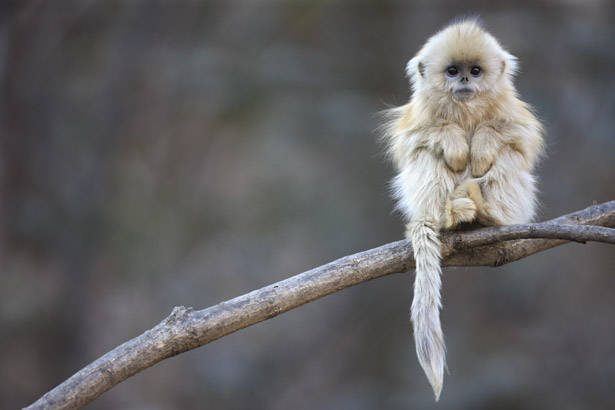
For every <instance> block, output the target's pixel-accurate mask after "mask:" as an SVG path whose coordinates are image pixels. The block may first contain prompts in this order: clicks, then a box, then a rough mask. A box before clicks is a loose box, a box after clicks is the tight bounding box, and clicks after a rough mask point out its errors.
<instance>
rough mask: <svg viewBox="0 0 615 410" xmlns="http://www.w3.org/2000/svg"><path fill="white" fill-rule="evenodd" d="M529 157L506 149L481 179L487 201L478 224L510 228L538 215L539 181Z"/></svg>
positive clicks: (484, 203) (479, 216) (480, 183)
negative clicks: (533, 174)
mask: <svg viewBox="0 0 615 410" xmlns="http://www.w3.org/2000/svg"><path fill="white" fill-rule="evenodd" d="M528 168H529V167H528V162H527V160H526V159H525V157H524V156H523V155H522V154H521V153H520V152H519V151H517V150H515V149H513V148H512V147H510V146H508V145H507V146H504V147H503V148H502V150H501V151H500V153H499V156H498V157H497V158H496V159H495V161H494V162H493V165H492V166H491V168H490V169H489V171H488V172H487V173H486V174H485V175H483V176H482V177H481V178H477V179H476V181H478V182H479V185H480V188H481V189H480V191H481V193H482V197H483V200H484V202H483V205H482V210H481V212H479V213H478V215H477V220H478V221H479V222H480V223H482V224H484V225H510V224H516V223H525V222H529V221H530V220H532V218H533V217H534V214H535V211H536V180H535V178H534V177H533V176H532V174H531V173H530V172H529V170H528Z"/></svg>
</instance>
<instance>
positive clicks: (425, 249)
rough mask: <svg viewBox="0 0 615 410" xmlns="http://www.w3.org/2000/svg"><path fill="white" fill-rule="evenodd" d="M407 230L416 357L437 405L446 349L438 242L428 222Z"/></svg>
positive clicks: (434, 231) (432, 226) (410, 225)
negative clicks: (412, 274) (412, 269)
mask: <svg viewBox="0 0 615 410" xmlns="http://www.w3.org/2000/svg"><path fill="white" fill-rule="evenodd" d="M407 228H408V230H407V236H408V237H409V238H410V240H411V241H412V247H413V248H414V259H415V261H416V279H415V280H414V300H413V301H412V308H411V309H410V312H411V315H410V317H411V319H412V324H413V326H414V341H415V343H416V353H417V355H418V358H419V363H420V364H421V366H422V367H423V370H424V371H425V374H426V375H427V379H428V380H429V383H430V384H431V387H432V388H433V391H434V394H435V396H436V401H438V399H439V398H440V392H441V391H442V380H443V378H444V368H445V367H446V349H445V347H444V338H443V335H442V328H441V327H440V308H441V307H442V304H441V302H440V288H441V286H442V281H441V279H440V275H441V274H442V268H441V267H440V240H439V238H438V232H437V230H436V229H435V226H434V225H433V224H431V223H429V222H426V221H416V222H411V223H410V224H408V226H407Z"/></svg>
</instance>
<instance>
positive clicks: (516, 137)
mask: <svg viewBox="0 0 615 410" xmlns="http://www.w3.org/2000/svg"><path fill="white" fill-rule="evenodd" d="M516 70H517V59H516V58H515V57H514V56H512V55H511V54H509V53H508V52H507V51H505V50H504V49H503V48H502V46H501V45H500V44H499V43H498V41H497V40H496V39H495V38H494V37H493V36H491V35H490V34H489V33H487V32H486V31H485V30H484V29H483V27H482V26H481V24H480V22H479V21H478V20H477V19H463V20H458V21H457V22H454V23H452V24H450V25H449V26H447V27H445V28H444V29H443V30H441V31H439V32H438V33H436V34H435V35H434V36H433V37H431V38H430V39H429V40H428V41H427V43H426V44H425V45H424V46H423V48H421V50H420V51H419V52H418V54H417V55H416V56H415V57H414V58H412V59H411V60H410V62H409V63H408V65H407V67H406V72H407V74H408V76H409V77H410V82H411V84H412V90H413V94H412V98H411V99H410V102H409V103H408V104H406V105H404V106H401V107H397V108H393V109H391V110H388V111H387V116H388V122H387V124H386V127H385V132H384V140H385V142H386V145H387V148H388V150H387V151H388V155H389V157H390V159H391V160H392V162H393V163H394V165H395V168H396V170H397V174H396V176H395V178H394V180H393V182H392V187H393V193H394V197H395V199H396V200H397V202H398V208H399V210H401V212H402V213H403V215H404V217H405V219H406V220H407V222H408V223H407V225H406V237H408V238H409V239H410V240H411V241H412V246H413V248H414V258H415V260H416V278H415V283H414V299H413V302H412V308H411V319H412V324H413V327H414V339H415V343H416V351H417V355H418V359H419V362H420V364H421V366H422V367H423V370H424V371H425V373H426V375H427V378H428V379H429V382H430V384H431V386H432V387H433V390H434V393H435V397H436V401H437V400H438V399H439V397H440V392H441V390H442V380H443V373H444V368H445V367H446V360H445V347H444V340H443V336H442V330H441V327H440V312H439V310H440V308H441V306H442V305H441V301H440V288H441V279H440V276H441V265H440V241H439V238H438V232H439V231H445V230H453V229H456V228H458V227H459V226H460V224H462V223H478V224H481V225H509V224H518V223H525V222H528V221H530V220H531V219H532V218H533V217H534V214H535V211H536V179H535V177H534V176H533V175H532V171H533V169H534V166H535V165H536V162H537V160H538V159H539V157H540V156H541V154H542V152H543V146H544V143H543V138H542V134H543V129H542V127H541V125H540V123H539V122H538V120H537V119H536V117H534V115H533V114H532V110H531V108H530V107H529V106H528V105H527V104H526V103H524V102H523V101H521V100H519V98H518V97H517V92H516V90H515V87H514V85H513V75H514V74H515V73H516Z"/></svg>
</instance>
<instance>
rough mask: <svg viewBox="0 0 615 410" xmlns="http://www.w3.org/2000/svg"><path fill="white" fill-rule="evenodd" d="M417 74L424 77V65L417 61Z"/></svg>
mask: <svg viewBox="0 0 615 410" xmlns="http://www.w3.org/2000/svg"><path fill="white" fill-rule="evenodd" d="M419 74H420V75H421V77H425V66H424V65H423V63H422V62H420V61H419Z"/></svg>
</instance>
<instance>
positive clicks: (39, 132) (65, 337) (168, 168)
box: [0, 0, 615, 410]
mask: <svg viewBox="0 0 615 410" xmlns="http://www.w3.org/2000/svg"><path fill="white" fill-rule="evenodd" d="M613 4H614V3H613V2H610V1H606V0H591V1H581V0H567V1H564V0H561V1H555V0H551V1H549V0H542V1H523V0H522V1H519V0H517V1H510V2H507V1H498V2H488V1H478V0H477V1H451V2H447V1H414V2H410V1H408V2H402V1H380V2H367V1H357V2H350V1H311V2H307V1H306V2H290V1H289V2H285V1H277V2H275V1H247V0H246V1H230V2H224V1H205V2H196V1H186V0H183V1H175V2H172V1H145V0H143V1H138V0H130V1H69V0H58V1H3V2H2V3H0V78H1V86H2V88H1V94H0V104H1V105H0V107H1V111H0V113H1V117H0V120H1V129H0V132H1V134H0V144H1V145H0V261H1V263H0V268H1V274H0V407H2V408H18V407H20V406H23V405H26V404H29V403H30V402H32V401H34V400H35V399H37V398H38V397H39V396H40V395H42V394H43V393H45V392H46V391H48V390H50V389H51V388H52V387H54V386H56V385H57V384H58V383H60V382H61V381H63V380H65V379H66V378H68V377H69V376H70V375H72V374H73V373H74V372H76V371H77V370H79V369H80V368H81V367H83V366H85V365H87V364H88V363H90V362H91V361H93V360H94V359H96V358H97V357H99V356H100V355H102V354H103V353H105V352H107V351H108V350H110V349H112V348H114V347H115V346H117V345H119V344H120V343H122V342H124V341H126V340H128V339H130V338H132V337H134V336H136V335H138V334H140V333H141V332H143V331H145V330H146V329H148V328H151V327H152V326H154V325H155V324H157V323H158V322H159V321H160V320H162V319H163V318H164V317H165V316H166V315H168V314H169V313H170V311H171V309H172V308H173V306H176V305H185V306H191V307H194V308H196V309H201V308H205V307H208V306H211V305H214V304H216V303H218V302H220V301H223V300H226V299H229V298H232V297H234V296H238V295H241V294H243V293H246V292H249V291H251V290H253V289H257V288H260V287H262V286H265V285H268V284H270V283H273V282H275V281H278V280H282V279H284V278H287V277H289V276H292V275H295V274H297V273H300V272H302V271H304V270H307V269H310V268H312V267H316V266H319V265H321V264H324V263H326V262H329V261H331V260H334V259H336V258H339V257H342V256H344V255H347V254H351V253H355V252H358V251H362V250H365V249H369V248H372V247H375V246H378V245H381V244H384V243H387V242H390V241H394V240H397V239H400V238H401V237H402V232H403V228H402V224H401V221H400V218H399V216H398V215H396V214H395V213H393V212H392V209H393V203H392V201H391V200H390V198H389V196H388V192H387V181H388V180H389V179H390V177H391V176H392V170H391V168H390V167H389V166H388V165H387V164H385V161H384V159H383V158H382V155H381V147H379V146H378V143H377V139H378V135H377V131H376V128H377V127H378V125H379V119H378V117H377V115H376V113H377V112H378V111H381V110H382V109H384V108H386V106H387V105H388V104H392V105H396V104H397V105H399V104H402V103H405V102H406V101H407V99H408V97H409V91H408V88H409V87H408V84H407V80H406V79H405V78H404V66H405V64H406V61H407V60H408V59H409V58H410V57H411V56H412V55H413V54H414V53H415V52H416V51H417V50H418V48H419V47H420V45H421V44H422V43H423V42H424V41H425V40H426V39H427V38H428V37H429V36H430V35H431V34H433V33H434V32H435V31H436V30H437V29H438V28H439V27H441V26H442V25H443V24H445V23H446V22H447V21H448V20H450V19H451V18H452V17H454V16H455V15H458V14H463V13H479V14H480V15H481V16H482V17H483V19H484V20H485V24H486V26H487V28H488V29H489V30H490V31H491V32H492V33H493V34H494V35H495V36H496V37H498V38H499V39H500V40H501V41H502V43H503V44H504V45H505V46H506V47H507V48H508V49H509V50H510V51H511V52H512V53H513V54H514V55H516V56H517V57H519V59H520V60H521V73H520V74H519V76H518V81H517V84H518V89H519V91H520V93H521V95H522V97H523V99H524V100H526V101H528V102H529V103H531V104H532V105H534V106H535V107H536V109H537V112H538V113H539V116H540V117H541V118H542V119H543V120H544V123H545V125H546V129H547V142H548V156H547V157H546V159H545V160H544V161H543V163H542V164H541V166H540V169H539V171H538V173H539V176H540V180H541V183H540V186H541V191H542V194H541V200H542V211H541V215H540V219H541V220H544V219H548V218H552V217H555V216H558V215H561V214H564V213H569V212H573V211H575V210H579V209H582V208H584V207H586V206H589V205H591V203H592V201H598V202H604V201H608V200H612V199H613V198H614V197H615V188H614V184H613V181H614V176H615V175H614V174H615V172H614V171H615V170H614V159H615V138H614V131H615V124H614V121H615V120H614V117H615V115H614V114H615V109H614V108H615V104H614V97H613V96H614V95H615V80H614V73H615V70H614V68H615V64H614V62H615V47H614V34H615V30H614V23H615V17H614V16H615V12H614V7H613ZM613 255H614V254H613V248H612V247H609V246H607V245H601V244H588V245H579V244H572V245H567V246H563V247H560V248H558V249H554V250H551V251H548V252H544V253H542V254H539V255H535V256H532V257H530V258H527V259H526V260H523V261H520V262H517V263H514V264H512V265H508V266H505V267H501V268H498V269H487V268H485V269H470V268H468V269H465V268H464V269H449V270H447V271H446V272H445V275H444V288H443V298H444V311H443V312H442V320H443V327H444V331H445V335H446V340H447V343H448V357H449V370H450V374H449V375H447V376H446V378H445V384H444V391H443V394H442V398H441V401H440V403H439V404H438V405H437V406H436V405H434V403H433V398H432V393H431V389H430V387H429V385H428V383H427V381H426V379H425V377H424V375H423V372H422V370H421V369H420V367H419V365H418V363H417V360H416V357H415V353H414V349H413V345H412V333H411V329H410V326H409V320H408V308H409V306H410V303H411V283H412V276H411V274H399V275H393V276H390V277H386V278H383V279H379V280H376V281H371V282H369V283H366V284H362V285H360V286H356V287H355V288H352V289H348V290H345V291H343V292H340V293H338V294H335V295H332V296H328V297H326V298H324V299H322V300H319V301H316V302H314V303H311V304H309V305H306V306H303V307H301V308H299V309H296V310H294V311H292V312H290V313H287V314H284V315H282V316H280V317H277V318H275V319H273V320H269V321H266V322H264V323H261V324H258V325H256V326H254V327H251V328H248V329H246V330H243V331H240V332H238V333H236V334H233V335H231V336H228V337H225V338H223V339H221V340H218V341H216V342H214V343H212V344H211V345H208V346H205V347H203V348H200V349H197V350H195V351H191V352H188V353H186V354H183V355H180V356H178V357H175V358H173V359H170V360H167V361H165V362H163V363H160V364H158V365H156V366H154V367H153V368H151V369H148V370H147V371H145V372H144V373H141V374H139V375H137V376H136V377H133V378H131V379H129V380H127V381H126V382H124V383H122V384H120V385H119V386H117V387H116V388H114V389H113V390H111V391H109V392H107V393H105V394H104V395H103V396H101V397H100V398H99V399H98V400H96V401H95V402H94V403H92V404H91V405H90V406H89V407H88V408H91V409H109V408H114V409H203V408H207V409H315V408H316V409H353V410H356V409H359V410H360V409H411V408H416V409H431V408H437V409H439V410H445V409H479V410H480V409H524V410H527V409H560V410H566V409H607V408H615V399H614V394H613V392H612V384H613V380H615V362H614V361H613V357H615V342H614V332H613V323H614V322H613V319H614V318H615V315H614V313H615V308H614V306H615V302H613V299H614V298H613V297H614V296H615V277H614V276H613V270H614V269H613V268H614V262H615V259H614V256H613Z"/></svg>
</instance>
